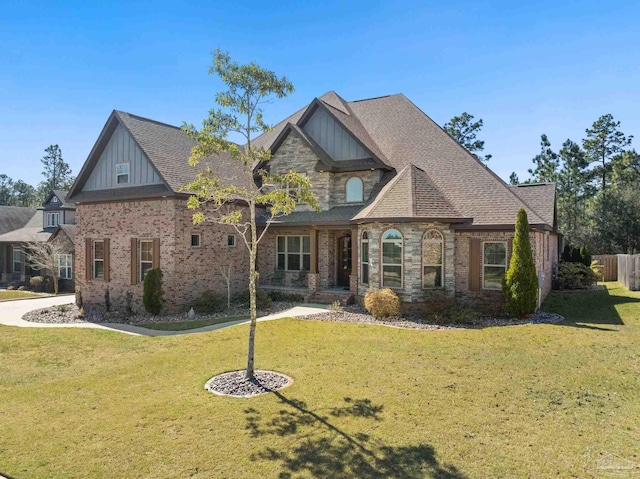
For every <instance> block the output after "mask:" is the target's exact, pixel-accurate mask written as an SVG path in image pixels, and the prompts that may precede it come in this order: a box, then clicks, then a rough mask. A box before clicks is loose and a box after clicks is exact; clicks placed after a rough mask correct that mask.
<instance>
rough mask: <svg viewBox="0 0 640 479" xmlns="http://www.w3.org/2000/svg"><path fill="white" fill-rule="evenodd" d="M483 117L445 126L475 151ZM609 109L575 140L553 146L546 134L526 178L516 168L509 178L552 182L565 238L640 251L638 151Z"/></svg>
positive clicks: (480, 145) (603, 249) (598, 247)
mask: <svg viewBox="0 0 640 479" xmlns="http://www.w3.org/2000/svg"><path fill="white" fill-rule="evenodd" d="M482 126H483V123H482V120H479V121H474V117H473V115H470V114H468V113H466V112H465V113H463V114H462V115H461V116H456V117H454V118H452V119H451V120H450V121H449V122H448V123H447V124H445V125H444V129H445V130H446V131H447V132H448V133H449V134H450V135H451V136H452V137H453V138H454V139H455V140H457V141H458V143H460V144H461V145H462V146H464V147H465V148H467V149H468V150H469V151H470V152H471V153H472V154H474V155H475V156H476V157H478V158H479V159H481V160H483V161H487V160H488V159H489V158H491V156H490V155H486V156H485V157H481V156H479V153H480V152H482V151H483V150H484V141H480V140H478V139H477V136H478V133H479V132H480V130H481V129H482ZM632 140H633V136H632V135H626V134H625V133H623V132H622V130H621V128H620V122H619V121H616V120H615V119H614V117H613V115H611V114H606V115H602V116H601V117H600V118H598V119H597V120H596V121H595V122H594V123H593V124H592V125H591V126H590V127H589V128H587V129H586V130H585V137H584V138H583V139H582V140H580V141H573V140H571V139H567V140H565V141H564V143H562V145H561V146H560V149H554V148H553V147H552V145H551V142H550V141H549V138H548V136H547V135H546V134H542V135H541V136H540V151H539V152H538V154H536V155H535V156H534V157H533V158H532V163H533V167H532V168H530V169H529V170H528V173H529V178H527V179H526V180H524V181H522V182H521V181H520V179H519V178H518V175H516V173H515V172H513V173H511V176H510V178H509V182H510V183H511V184H512V185H517V184H520V183H524V184H527V183H543V182H552V183H555V184H556V197H557V217H558V230H559V231H560V232H561V233H563V234H564V236H565V239H566V241H567V242H568V243H570V244H574V245H586V246H587V248H588V249H589V251H591V252H593V253H595V254H615V253H631V254H633V253H638V252H640V154H638V153H637V152H636V151H635V149H633V148H631V142H632Z"/></svg>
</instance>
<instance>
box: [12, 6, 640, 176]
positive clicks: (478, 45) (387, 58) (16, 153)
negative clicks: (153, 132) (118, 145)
mask: <svg viewBox="0 0 640 479" xmlns="http://www.w3.org/2000/svg"><path fill="white" fill-rule="evenodd" d="M639 19H640V2H638V1H637V0H636V1H615V0H613V1H607V2H602V1H591V0H585V1H577V2H558V1H527V2H514V1H505V2H497V1H494V2H487V1H457V2H456V1H448V2H442V1H438V2H432V1H425V2H380V1H374V0H368V1H364V2H346V1H342V2H340V1H332V0H329V1H326V0H325V1H323V2H301V1H295V2H288V1H280V2H253V1H250V0H247V1H244V2H222V1H209V2H179V1H171V2H163V1H154V2H137V1H131V0H129V1H127V2H120V1H116V0H113V1H110V2H91V1H78V2H71V1H64V0H56V1H55V2H50V1H49V2H41V3H34V2H24V1H20V0H0V45H1V48H0V173H6V174H8V175H9V176H11V177H13V178H14V179H23V180H25V181H27V182H30V183H33V184H35V183H37V182H39V181H40V180H41V179H42V177H41V175H40V171H41V165H40V162H39V159H40V158H41V157H42V156H43V154H44V151H43V150H44V149H45V148H46V147H47V146H48V145H50V144H52V143H57V144H59V145H60V147H61V148H62V152H63V156H64V158H65V160H66V161H67V162H68V163H69V164H70V165H71V167H72V169H73V171H74V173H77V172H78V171H79V170H80V167H81V166H82V164H83V162H84V160H85V159H86V157H87V155H88V154H89V151H90V150H91V147H92V146H93V143H94V142H95V140H96V139H97V136H98V134H99V133H100V130H101V129H102V127H103V125H104V123H105V121H106V119H107V117H108V116H109V114H110V112H111V110H113V109H121V110H125V111H128V112H131V113H135V114H138V115H141V116H146V117H150V118H153V119H156V120H159V121H164V122H167V123H171V124H176V125H180V124H181V123H182V121H183V120H184V121H188V122H191V123H195V124H199V123H200V121H201V120H202V118H204V117H205V116H206V114H207V111H208V110H209V108H211V107H212V106H213V98H214V94H215V92H216V91H218V90H220V89H221V85H220V83H219V82H218V80H217V79H216V78H214V77H211V76H209V75H207V68H208V66H209V64H210V51H211V50H213V49H215V48H217V47H220V48H222V49H224V50H228V51H229V52H230V53H231V55H232V57H233V58H234V59H237V60H238V61H240V62H248V61H256V62H257V63H258V64H260V65H261V66H263V67H266V68H269V69H272V70H274V71H276V72H277V73H278V74H284V75H286V76H287V77H288V78H289V79H290V80H291V81H292V82H293V83H294V85H295V87H296V91H295V93H294V94H293V95H291V96H290V97H288V98H286V99H284V100H280V101H278V102H276V103H274V104H273V105H270V106H269V108H268V110H267V111H266V115H265V116H266V119H267V121H269V122H271V123H276V122H277V121H279V120H281V119H282V118H283V117H285V116H286V115H288V114H289V113H291V112H293V111H295V110H297V109H298V108H300V107H302V106H303V105H305V104H306V103H308V102H309V101H310V100H312V99H313V98H314V97H315V96H320V95H321V94H323V93H324V92H326V91H328V90H335V91H337V92H338V93H339V94H340V95H341V96H342V97H343V98H345V99H347V100H355V99H360V98H368V97H374V96H380V95H385V94H390V93H398V92H402V93H404V94H405V95H407V96H408V97H409V98H410V99H411V100H412V101H413V102H414V103H416V104H417V105H418V106H419V107H420V108H421V109H422V110H423V111H425V112H426V113H427V114H428V115H429V116H431V117H432V118H433V119H434V120H435V121H437V122H438V123H440V124H443V123H445V122H446V121H447V120H448V119H450V118H451V117H452V116H454V115H458V114H460V113H462V112H463V111H468V112H469V113H471V114H473V115H475V116H476V118H483V119H484V123H485V127H484V130H483V132H482V134H481V138H482V139H484V140H485V141H486V152H487V153H491V154H492V155H493V159H492V160H491V161H490V162H489V166H490V167H491V168H492V169H494V171H496V172H497V173H498V174H499V175H500V176H502V177H503V178H505V179H506V178H508V176H509V173H510V172H511V171H513V170H515V171H516V172H518V173H519V175H520V177H521V178H523V177H526V170H527V168H529V167H530V166H531V158H532V157H533V156H535V155H536V154H537V152H538V150H539V146H538V145H539V138H540V134H541V133H547V134H548V136H549V138H550V140H551V142H552V146H553V147H554V148H556V149H559V147H560V144H561V143H562V142H563V141H564V140H565V139H566V138H572V139H574V140H576V141H578V140H580V139H582V138H583V136H584V130H585V128H587V127H588V126H590V125H591V123H593V121H595V120H596V119H597V118H598V117H599V116H600V115H602V114H605V113H612V114H613V115H614V117H615V118H616V119H617V120H620V121H621V122H622V130H623V131H624V132H625V133H627V134H632V135H636V136H638V137H639V139H638V141H640V114H639V108H638V106H639V105H640V54H638V52H639V51H640V29H639V28H638V27H637V25H638V20H639ZM634 144H635V145H637V141H636V142H634Z"/></svg>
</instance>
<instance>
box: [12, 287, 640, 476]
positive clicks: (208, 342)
mask: <svg viewBox="0 0 640 479" xmlns="http://www.w3.org/2000/svg"><path fill="white" fill-rule="evenodd" d="M608 288H609V289H608V291H601V292H585V293H566V294H554V295H553V296H552V297H551V298H550V299H549V301H548V303H547V305H548V306H547V309H549V310H551V311H557V312H559V313H561V314H563V315H566V317H567V318H568V319H567V321H565V322H564V323H560V324H554V325H551V324H540V325H525V326H506V327H495V328H485V329H459V330H439V331H419V330H403V329H395V328H387V327H382V326H375V325H367V324H351V323H333V322H320V321H303V320H294V319H286V320H278V321H268V322H263V323H259V324H258V330H257V344H256V351H257V354H256V362H257V365H258V367H259V368H264V369H272V370H275V371H280V372H283V373H285V374H287V375H289V376H291V377H292V378H293V379H294V381H295V382H294V384H293V385H292V386H291V387H289V388H286V389H283V390H282V391H280V393H278V394H268V395H264V396H259V397H255V398H252V399H231V398H224V397H218V396H214V395H212V394H210V393H208V392H205V391H204V389H203V386H204V383H205V382H206V381H207V380H208V379H209V378H210V377H211V376H212V375H214V374H216V373H220V372H223V371H229V370H233V369H238V368H241V367H243V365H244V357H245V351H246V343H247V331H248V327H247V326H245V325H243V326H238V327H233V328H227V329H221V330H218V331H213V332H210V333H202V334H193V335H183V336H169V337H159V338H149V337H137V336H128V335H124V334H120V333H116V332H109V331H99V330H88V329H36V328H29V329H26V328H25V329H22V328H9V327H3V328H0V395H1V396H0V397H1V398H2V403H1V407H0V474H2V473H5V474H7V475H9V476H11V477H15V478H20V479H26V478H58V477H59V478H86V477H91V478H120V477H126V478H133V477H135V478H165V477H167V478H168V477H171V478H174V477H175V478H189V477H195V478H254V477H255V478H263V479H266V478H278V477H280V478H294V477H312V478H325V477H326V478H354V479H355V478H408V479H413V478H416V479H417V478H422V477H437V478H449V479H451V478H476V477H483V478H484V477H486V478H489V477H508V478H517V477H522V478H525V477H526V478H530V477H535V478H542V477H581V478H583V477H601V474H599V472H598V470H597V469H596V467H597V466H598V464H599V463H598V462H596V461H597V460H598V459H599V458H602V457H604V456H605V455H606V454H607V453H610V454H614V455H617V456H619V457H621V458H624V459H628V460H630V461H634V462H636V463H640V447H639V446H640V425H639V423H638V417H640V394H638V391H639V390H640V352H639V351H640V349H639V345H640V294H639V293H628V292H626V291H625V290H623V289H622V288H621V287H619V286H618V285H617V284H615V283H614V284H609V285H608Z"/></svg>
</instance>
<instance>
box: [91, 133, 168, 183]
mask: <svg viewBox="0 0 640 479" xmlns="http://www.w3.org/2000/svg"><path fill="white" fill-rule="evenodd" d="M119 163H129V183H124V184H118V183H117V181H116V165H117V164H119ZM157 184H162V179H161V178H160V175H159V174H158V172H157V171H156V169H155V168H154V167H153V165H152V164H151V162H150V161H149V159H148V158H147V155H145V154H144V152H143V151H142V150H141V149H140V147H139V146H138V145H137V144H136V142H135V140H134V139H133V138H132V137H131V134H130V133H129V132H128V131H127V130H126V129H125V128H124V127H123V126H122V125H118V127H117V128H116V129H115V131H114V132H113V135H112V136H111V139H110V140H109V142H108V143H107V146H106V147H105V149H104V151H103V152H102V155H100V158H99V159H98V162H97V163H96V166H95V167H94V168H93V171H92V172H91V175H90V176H89V179H88V180H87V182H86V183H85V185H84V187H83V188H82V189H83V190H103V189H107V188H120V187H130V186H142V185H157Z"/></svg>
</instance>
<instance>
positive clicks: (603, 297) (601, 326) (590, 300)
mask: <svg viewBox="0 0 640 479" xmlns="http://www.w3.org/2000/svg"><path fill="white" fill-rule="evenodd" d="M633 303H640V297H638V296H637V295H636V294H634V293H631V292H630V291H627V290H626V289H625V288H623V287H622V286H621V285H619V284H608V285H607V286H606V287H605V289H602V290H589V291H571V292H565V291H552V292H551V293H550V294H549V296H548V297H547V299H546V300H545V302H544V305H543V308H542V309H543V310H544V311H547V312H552V313H558V314H561V315H562V316H564V317H565V320H564V321H563V322H561V323H557V324H558V325H560V326H571V327H575V328H583V329H592V330H597V331H617V330H618V329H617V328H616V326H623V325H624V321H623V319H622V317H621V316H620V312H619V307H621V306H622V307H624V305H627V304H633Z"/></svg>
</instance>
